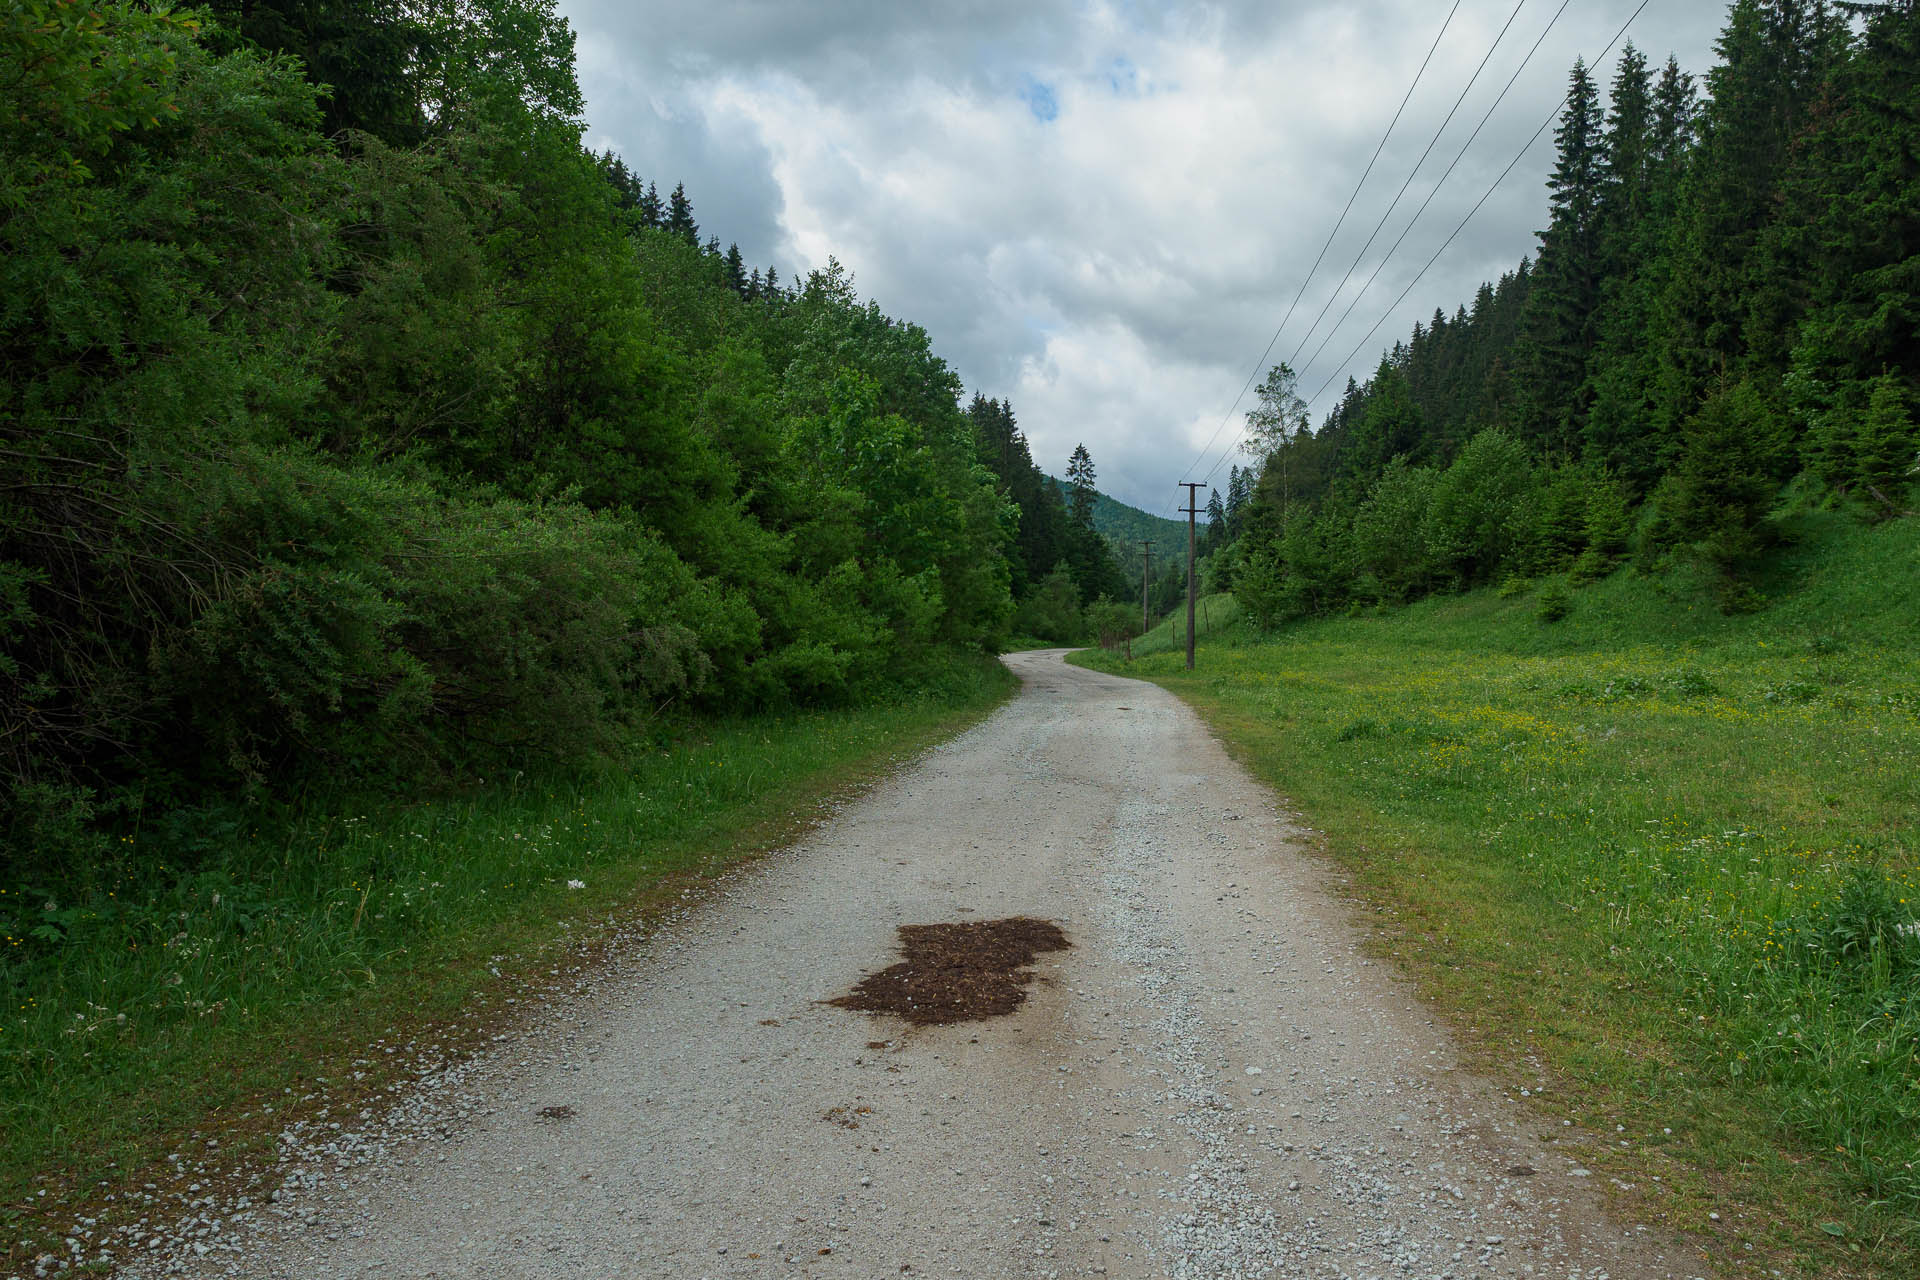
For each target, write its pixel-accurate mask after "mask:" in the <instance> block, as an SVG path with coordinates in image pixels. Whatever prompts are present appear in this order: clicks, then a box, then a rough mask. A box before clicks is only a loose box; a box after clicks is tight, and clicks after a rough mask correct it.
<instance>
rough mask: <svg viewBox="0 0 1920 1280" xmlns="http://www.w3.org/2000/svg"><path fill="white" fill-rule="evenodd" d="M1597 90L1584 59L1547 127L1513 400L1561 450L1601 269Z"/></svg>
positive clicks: (1524, 426)
mask: <svg viewBox="0 0 1920 1280" xmlns="http://www.w3.org/2000/svg"><path fill="white" fill-rule="evenodd" d="M1601 123H1602V122H1601V113H1600V104H1599V95H1598V92H1597V91H1596V90H1595V88H1594V84H1593V77H1592V76H1591V75H1589V74H1588V72H1587V66H1586V63H1584V62H1578V61H1576V62H1575V63H1574V64H1573V71H1572V73H1571V75H1570V76H1569V83H1568V89H1567V105H1566V109H1565V110H1564V111H1563V112H1562V113H1561V116H1560V127H1559V128H1558V129H1557V130H1556V131H1555V133H1554V140H1555V142H1556V143H1557V144H1558V147H1559V158H1558V159H1557V160H1556V161H1555V163H1554V167H1553V175H1552V176H1551V177H1550V178H1548V180H1547V189H1548V191H1549V192H1550V193H1551V194H1550V195H1549V197H1548V202H1549V204H1550V205H1551V207H1552V213H1551V216H1550V218H1549V220H1548V224H1547V229H1546V230H1545V231H1542V232H1541V233H1540V261H1539V267H1538V270H1537V272H1536V274H1535V280H1534V287H1533V292H1532V294H1531V295H1530V296H1529V298H1528V299H1527V312H1526V316H1525V321H1524V341H1523V344H1522V348H1521V353H1520V366H1521V369H1522V370H1523V382H1522V385H1521V388H1520V398H1519V403H1518V406H1517V408H1518V414H1519V423H1518V425H1519V428H1520V432H1521V435H1522V436H1523V438H1525V439H1527V440H1529V441H1531V442H1532V443H1533V444H1534V446H1535V447H1536V448H1540V449H1543V450H1546V451H1548V452H1550V453H1554V454H1557V455H1559V456H1562V457H1565V456H1569V455H1571V454H1572V453H1573V452H1574V448H1575V444H1576V442H1577V440H1578V439H1579V435H1580V430H1581V427H1582V426H1583V425H1584V423H1585V420H1586V406H1587V403H1588V400H1589V399H1590V395H1591V392H1590V390H1589V389H1588V387H1587V386H1586V375H1587V356H1588V354H1589V353H1590V352H1591V350H1592V348H1593V343H1594V326H1593V320H1594V311H1595V309H1596V307H1597V306H1598V305H1599V301H1600V281H1601V277H1602V273H1603V269H1604V263H1603V260H1602V255H1601V239H1600V210H1601V200H1602V196H1603V193H1604V191H1605V186H1606V179H1607V170H1606V148H1605V144H1604V141H1603V137H1602V132H1601Z"/></svg>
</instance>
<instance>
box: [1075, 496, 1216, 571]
mask: <svg viewBox="0 0 1920 1280" xmlns="http://www.w3.org/2000/svg"><path fill="white" fill-rule="evenodd" d="M1047 480H1048V481H1049V482H1050V483H1051V484H1052V485H1053V486H1054V487H1055V488H1057V489H1059V490H1060V497H1061V499H1062V500H1065V498H1066V497H1067V482H1066V481H1064V480H1062V479H1060V478H1059V477H1057V476H1048V477H1047ZM1206 523H1207V521H1206V513H1205V512H1204V511H1202V512H1201V515H1200V521H1199V524H1200V527H1201V528H1205V527H1206ZM1093 528H1094V532H1096V533H1099V534H1101V535H1103V536H1104V537H1105V538H1106V539H1107V540H1108V541H1109V542H1115V543H1119V544H1121V545H1122V546H1123V547H1127V548H1131V553H1132V556H1133V557H1135V558H1137V557H1138V556H1139V554H1140V541H1141V539H1143V538H1151V539H1153V544H1154V546H1155V547H1156V548H1159V547H1167V546H1171V545H1172V544H1173V543H1174V542H1175V541H1178V542H1179V543H1180V545H1181V546H1185V545H1186V540H1187V522H1186V521H1185V520H1169V519H1167V518H1166V517H1164V516H1156V515H1152V514H1149V513H1148V512H1145V511H1142V510H1141V509H1140V508H1138V507H1132V506H1128V505H1127V504H1126V503H1124V502H1122V501H1120V500H1119V499H1118V498H1109V497H1108V496H1107V495H1106V494H1104V493H1101V492H1099V491H1098V490H1095V491H1094V495H1093ZM1159 554H1160V552H1158V551H1156V552H1155V555H1159Z"/></svg>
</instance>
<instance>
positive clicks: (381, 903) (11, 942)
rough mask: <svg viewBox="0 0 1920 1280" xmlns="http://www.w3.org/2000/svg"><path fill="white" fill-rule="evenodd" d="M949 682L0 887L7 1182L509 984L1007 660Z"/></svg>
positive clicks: (311, 1067) (946, 723) (184, 1122)
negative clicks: (521, 970)
mask: <svg viewBox="0 0 1920 1280" xmlns="http://www.w3.org/2000/svg"><path fill="white" fill-rule="evenodd" d="M948 685H949V686H950V687H948V688H946V689H945V691H944V693H943V694H942V695H941V696H939V697H919V698H913V699H907V700H903V701H900V702H898V703H895V704H893V705H888V706H876V707H869V708H865V709H860V710H851V711H834V712H813V713H804V714H801V713H796V714H788V715H779V716H765V717H760V718H753V719H743V720H738V721H733V722H728V723H723V724H718V725H711V726H707V727H704V728H700V729H696V730H689V731H687V732H686V734H685V735H684V736H683V737H682V738H681V739H680V740H679V741H677V742H675V743H674V744H672V745H669V746H666V747H664V748H656V749H648V750H640V751H636V753H635V755H634V757H633V759H632V760H631V761H630V762H629V763H628V765H627V766H626V767H624V768H621V769H619V770H608V771H607V772H606V773H604V774H602V775H600V776H596V777H589V778H572V779H566V780H542V779H533V778H527V777H520V776H514V777H508V778H496V779H488V780H487V781H486V782H485V784H484V785H481V786H478V787H476V788H474V789H473V790H472V792H471V793H470V794H467V795H463V796H460V797H457V798H440V799H434V798H422V799H420V800H419V801H417V802H415V803H412V804H402V805H394V804H391V803H388V804H387V805H385V806H384V807H375V806H372V805H368V806H364V807H363V806H350V807H342V805H341V803H340V802H339V801H337V800H334V801H329V802H325V803H321V802H313V803H310V804H309V805H308V806H307V807H306V810H305V812H304V813H303V814H302V815H300V816H298V817H295V818H293V819H292V820H290V821H287V822H285V823H283V824H282V825H281V826H280V827H279V828H278V829H276V830H271V831H269V830H267V829H266V828H265V827H264V826H262V827H261V828H259V829H255V828H253V827H252V826H250V825H247V824H244V823H242V822H240V821H238V820H237V819H236V818H234V817H231V816H229V817H228V818H226V819H224V820H216V819H208V820H206V822H205V824H204V827H205V829H200V830H196V831H191V832H187V833H175V834H174V836H173V839H174V841H175V846H174V847H176V848H178V849H180V850H181V852H183V853H185V854H187V855H189V856H191V857H193V859H194V861H195V863H196V864H197V865H196V866H195V868H194V869H193V870H191V871H188V872H178V871H172V870H169V869H168V868H167V867H166V866H164V865H163V866H161V867H160V869H159V871H158V872H155V873H150V874H149V875H148V877H147V878H146V879H145V880H144V881H142V880H139V879H137V878H136V877H135V876H134V873H132V872H121V873H118V874H119V879H118V881H117V882H115V881H112V880H110V881H109V883H110V884H111V885H112V887H110V888H106V889H103V890H102V891H101V892H100V893H98V894H97V895H96V896H95V897H93V898H91V899H90V900H88V901H84V902H72V903H70V902H62V901H60V900H58V899H57V898H55V897H52V896H51V895H49V894H47V893H44V892H42V891H39V890H35V889H32V888H30V887H22V886H18V885H8V886H5V887H4V888H0V894H3V895H4V896H0V928H3V934H0V936H4V946H5V948H6V954H5V963H4V965H0V993H3V994H4V1000H5V1004H4V1006H0V1009H3V1010H4V1017H3V1018H0V1107H3V1108H4V1110H3V1111H0V1134H4V1148H3V1152H4V1154H3V1155H0V1202H4V1203H10V1204H14V1205H17V1204H20V1203H21V1202H22V1200H23V1198H26V1197H29V1196H32V1195H34V1194H35V1193H36V1192H37V1191H38V1190H39V1188H40V1186H41V1185H42V1184H43V1183H44V1184H49V1185H52V1184H60V1185H66V1186H69V1187H71V1186H72V1185H74V1184H85V1183H89V1182H92V1181H94V1180H96V1179H97V1178H99V1177H103V1176H107V1171H109V1170H112V1171H113V1173H112V1177H113V1178H120V1177H125V1176H128V1174H129V1173H130V1171H131V1170H133V1169H135V1168H137V1167H139V1165H140V1164H141V1163H142V1162H143V1161H146V1160H151V1159H152V1158H154V1156H155V1153H156V1152H161V1151H164V1150H165V1149H166V1144H167V1143H169V1142H171V1141H173V1140H174V1139H175V1137H176V1136H177V1135H178V1133H179V1132H180V1131H181V1129H182V1128H183V1127H184V1126H188V1125H193V1124H197V1123H200V1122H201V1121H202V1120H204V1119H206V1118H207V1117H208V1116H210V1115H213V1114H214V1113H216V1112H218V1111H220V1110H221V1109H222V1108H226V1107H230V1106H233V1105H235V1104H236V1103H237V1101H239V1100H243V1099H245V1098H248V1097H250V1096H254V1095H258V1094H261V1093H263V1092H265V1091H269V1090H277V1088H279V1087H281V1086H282V1085H284V1083H285V1082H286V1081H288V1080H291V1079H298V1078H299V1077H301V1076H302V1075H304V1074H307V1073H310V1072H312V1071H315V1070H320V1069H324V1064H323V1063H319V1062H315V1061H312V1060H309V1059H308V1057H307V1055H309V1054H310V1053H314V1052H323V1053H324V1052H326V1050H325V1049H317V1048H316V1046H324V1045H326V1044H327V1043H328V1042H329V1041H331V1040H334V1039H336V1038H339V1037H341V1036H348V1037H350V1036H351V1035H353V1034H356V1033H357V1032H356V1029H364V1028H365V1027H367V1026H385V1025H386V1024H387V1023H389V1022H390V1021H393V1020H396V1019H397V1020H400V1021H402V1022H405V1021H407V1020H410V1019H411V1020H417V1019H419V1018H422V1017H425V1018H429V1019H430V1018H432V1017H434V1016H437V1015H440V1014H445V1013H448V1012H450V1011H451V1010H453V1009H455V1008H457V1007H458V1006H459V1005H460V1003H461V1002H462V1001H464V1000H466V999H468V998H469V997H471V996H474V995H475V994H476V993H477V992H483V991H484V990H485V989H486V988H487V987H488V985H489V984H490V983H492V984H497V983H498V982H499V981H500V979H501V974H500V972H499V971H500V970H501V969H503V968H507V967H509V966H510V965H511V964H512V963H513V959H512V958H503V956H502V954H501V953H505V952H511V953H513V956H514V957H518V958H519V959H520V960H521V961H522V962H530V959H529V958H530V957H537V956H538V955H539V954H540V953H541V952H542V950H543V949H550V948H551V946H552V945H553V942H554V940H555V939H556V938H558V937H563V936H565V931H566V930H567V929H568V928H569V924H570V922H574V923H578V922H582V921H588V922H590V921H591V920H592V919H593V918H595V917H598V918H601V919H604V918H606V917H607V916H609V915H610V914H618V913H621V912H623V911H626V910H628V909H630V908H631V907H632V906H633V905H634V904H635V903H636V902H643V901H644V900H645V898H646V895H647V893H648V891H649V888H650V887H651V886H655V885H658V884H660V883H661V882H663V881H665V880H668V879H669V878H671V877H673V876H674V875H675V874H676V873H698V872H703V871H706V870H709V869H713V868H717V867H718V866H720V865H722V864H724V863H725V862H726V860H727V859H728V858H729V857H730V856H737V855H739V854H741V853H745V852H752V851H753V850H754V849H757V848H760V847H763V846H764V844H765V843H766V842H767V841H768V840H769V839H772V838H775V837H777V836H779V835H780V834H783V833H784V832H786V831H788V830H790V829H792V827H793V826H794V825H795V824H796V823H798V822H803V821H805V820H807V819H809V818H810V816H811V815H812V814H813V813H814V812H815V809H814V807H813V802H814V801H815V800H817V799H818V797H819V796H821V795H822V794H825V793H827V792H829V791H831V790H832V789H834V788H835V787H838V786H842V785H845V784H846V783H847V782H848V781H849V780H851V779H853V778H855V777H857V776H860V774H861V773H862V771H864V770H867V769H870V768H873V767H875V766H877V765H879V764H882V763H885V762H887V761H889V760H892V759H894V758H895V757H896V756H897V755H898V754H899V753H900V752H903V751H907V750H912V749H916V748H918V747H919V746H921V745H924V744H925V743H927V742H929V741H931V740H933V738H935V737H936V736H938V735H940V734H942V733H945V732H950V731H952V729H953V728H955V727H956V726H957V725H958V724H959V723H960V722H961V721H963V720H964V719H965V718H968V717H971V716H975V715H978V714H980V713H982V712H983V711H984V710H986V709H987V708H989V707H991V706H992V705H993V704H994V703H995V702H997V701H998V700H999V699H1000V698H1001V697H1003V696H1005V694H1006V693H1007V692H1009V691H1010V688H1011V680H1010V677H1008V676H1007V675H1006V673H1005V671H1004V670H1003V669H1002V668H1000V667H999V666H998V664H990V665H983V666H979V667H975V668H970V669H969V671H968V672H967V673H966V674H965V676H964V678H961V679H958V680H949V681H948ZM142 838H145V837H143V836H140V835H134V836H132V837H130V839H131V840H135V841H137V840H140V839H142ZM189 844H191V846H192V847H191V848H188V847H187V846H188V845H189ZM128 865H129V866H136V865H148V866H151V865H153V860H152V859H151V858H148V859H140V858H129V859H128ZM506 976H507V977H508V978H509V979H510V978H511V977H512V976H513V975H512V974H511V973H510V972H509V973H508V974H507V975H506ZM340 1047H341V1048H342V1049H344V1050H346V1051H347V1052H351V1051H352V1048H353V1046H340ZM110 1180H111V1179H110ZM8 1243H9V1246H10V1245H11V1242H8Z"/></svg>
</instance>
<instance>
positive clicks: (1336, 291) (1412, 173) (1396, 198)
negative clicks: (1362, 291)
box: [1216, 0, 1570, 469]
mask: <svg viewBox="0 0 1920 1280" xmlns="http://www.w3.org/2000/svg"><path fill="white" fill-rule="evenodd" d="M1569 2H1570V0H1563V3H1562V4H1561V6H1560V7H1561V8H1562V9H1563V10H1564V9H1565V8H1566V7H1567V3H1569ZM1526 6H1527V0H1520V3H1518V4H1516V5H1514V6H1513V12H1512V13H1510V14H1508V15H1507V20H1506V23H1505V24H1504V25H1502V26H1501V28H1500V32H1499V34H1498V35H1496V36H1494V38H1493V43H1492V44H1490V45H1488V46H1487V52H1486V54H1485V55H1484V56H1483V57H1482V58H1481V59H1480V65H1479V66H1477V67H1475V68H1474V69H1473V74H1472V75H1471V76H1469V77H1467V83H1466V85H1465V87H1464V88H1462V89H1461V90H1460V96H1459V97H1457V98H1455V99H1454V100H1453V107H1452V108H1451V109H1450V110H1449V111H1448V112H1447V117H1446V119H1444V120H1442V121H1441V122H1440V127H1439V128H1438V129H1435V130H1434V131H1433V137H1431V138H1429V139H1428V140H1427V149H1426V150H1425V151H1422V152H1421V153H1420V158H1419V159H1418V160H1416V161H1414V162H1413V168H1412V169H1410V170H1408V171H1407V180H1406V181H1405V182H1403V183H1401V184H1400V189H1399V190H1398V191H1396V192H1394V193H1393V200H1392V201H1391V202H1390V203H1388V205H1387V207H1386V209H1385V210H1384V211H1383V212H1382V213H1381V214H1380V221H1378V222H1376V223H1374V225H1373V234H1372V235H1369V236H1368V237H1367V242H1366V243H1365V244H1363V245H1361V246H1360V252H1358V253H1356V254H1354V255H1353V263H1352V265H1351V266H1349V267H1348V268H1347V273H1346V274H1345V275H1343V276H1341V277H1340V283H1339V284H1337V285H1335V286H1334V287H1333V292H1332V293H1330V294H1328V295H1327V301H1326V305H1325V306H1322V307H1321V308H1320V314H1319V315H1317V316H1315V317H1314V318H1313V323H1312V324H1311V325H1309V326H1307V332H1306V334H1305V335H1304V336H1303V337H1302V338H1301V339H1300V345H1299V346H1296V347H1295V348H1294V349H1293V355H1292V356H1290V357H1289V358H1288V360H1287V363H1288V364H1292V363H1293V362H1294V361H1295V360H1298V359H1299V358H1300V351H1301V348H1303V347H1305V346H1306V345H1307V339H1308V338H1311V337H1312V336H1313V332H1314V330H1315V329H1318V328H1319V327H1320V322H1321V321H1322V320H1324V319H1326V316H1327V310H1328V308H1330V307H1332V306H1333V303H1334V300H1335V299H1336V298H1338V297H1339V296H1340V290H1342V289H1344V288H1346V287H1347V281H1349V280H1351V279H1353V273H1354V272H1355V271H1358V270H1359V269H1360V263H1361V260H1362V259H1364V258H1365V257H1366V256H1367V250H1369V249H1371V248H1372V247H1373V242H1374V240H1375V239H1376V238H1377V237H1378V236H1379V235H1380V230H1381V228H1383V227H1385V226H1386V225H1387V219H1388V218H1391V217H1392V216H1393V211H1394V210H1395V209H1397V208H1399V207H1400V197H1401V196H1403V195H1405V194H1407V188H1408V187H1410V186H1412V185H1413V180H1414V178H1416V177H1417V176H1419V173H1420V166H1421V165H1423V164H1425V163H1426V162H1427V157H1428V156H1430V155H1432V154H1433V149H1434V147H1435V146H1436V145H1438V143H1439V141H1440V135H1441V134H1443V133H1445V132H1446V131H1447V126H1448V125H1449V124H1452V123H1453V117H1454V113H1455V112H1457V111H1459V110H1460V104H1461V103H1463V102H1465V101H1466V100H1467V94H1468V93H1470V92H1471V91H1472V90H1473V86H1474V85H1475V84H1476V83H1477V82H1478V81H1479V79H1480V73H1481V72H1482V71H1485V70H1486V69H1487V63H1488V62H1490V61H1492V60H1493V54H1494V51H1495V50H1496V49H1498V48H1499V47H1500V42H1501V41H1502V40H1505V39H1506V38H1507V31H1508V29H1509V28H1511V27H1512V26H1513V20H1514V19H1515V18H1517V17H1519V16H1520V10H1522V9H1524V8H1526ZM1559 16H1560V15H1559V14H1557V13H1556V14H1555V15H1554V18H1555V19H1556V20H1558V18H1559ZM1547 25H1548V29H1549V30H1551V29H1552V25H1553V24H1552V23H1548V24H1547ZM1536 47H1538V46H1537V45H1536ZM1523 65H1524V64H1523ZM1441 181H1442V182H1445V181H1446V179H1445V178H1442V179H1441ZM1389 252H1391V251H1389ZM1216 469H1217V468H1216Z"/></svg>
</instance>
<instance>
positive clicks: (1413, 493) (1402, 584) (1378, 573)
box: [1352, 458, 1440, 604]
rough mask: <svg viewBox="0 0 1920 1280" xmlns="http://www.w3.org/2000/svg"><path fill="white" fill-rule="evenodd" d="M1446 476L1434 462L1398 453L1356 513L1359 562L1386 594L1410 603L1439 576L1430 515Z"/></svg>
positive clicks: (1355, 550)
mask: <svg viewBox="0 0 1920 1280" xmlns="http://www.w3.org/2000/svg"><path fill="white" fill-rule="evenodd" d="M1439 480H1440V476H1439V473H1438V472H1436V471H1434V470H1433V469H1432V468H1431V467H1412V466H1408V465H1407V462H1406V459H1404V458H1395V459H1394V460H1393V461H1392V462H1390V463H1388V464H1387V468H1386V470H1385V471H1383V472H1381V473H1380V478H1379V479H1378V480H1376V481H1375V482H1374V485H1373V490H1372V492H1371V493H1369V494H1368V495H1367V500H1366V501H1365V502H1363V503H1361V504H1360V508H1359V510H1357V511H1356V512H1354V516H1353V543H1352V545H1353V564H1354V568H1355V569H1356V570H1357V571H1358V572H1359V574H1360V575H1361V578H1362V580H1363V581H1365V580H1370V581H1371V582H1372V583H1373V584H1375V591H1376V593H1377V594H1378V595H1379V597H1380V598H1382V599H1384V600H1387V601H1390V602H1392V603H1396V604H1397V603H1404V602H1405V601H1406V600H1408V599H1411V598H1412V597H1414V596H1416V595H1420V594H1423V593H1424V592H1425V590H1426V588H1427V587H1428V586H1429V585H1430V583H1431V581H1432V576H1433V561H1432V559H1431V558H1430V555H1429V551H1428V545H1427V534H1426V530H1427V518H1428V513H1429V512H1430V510H1431V509H1432V506H1433V495H1434V491H1435V489H1436V488H1437V487H1438V484H1439Z"/></svg>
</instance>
